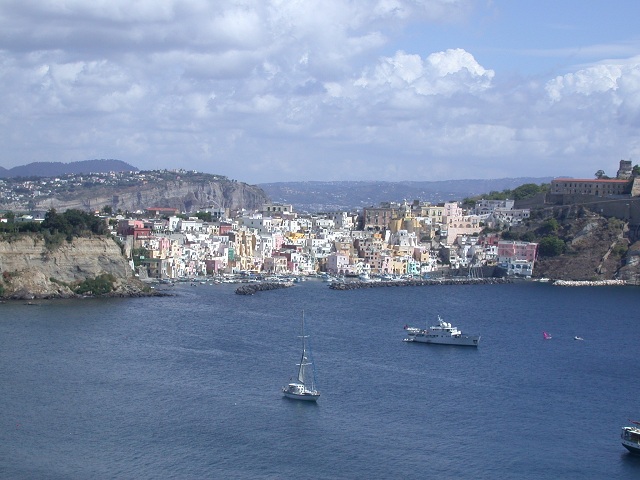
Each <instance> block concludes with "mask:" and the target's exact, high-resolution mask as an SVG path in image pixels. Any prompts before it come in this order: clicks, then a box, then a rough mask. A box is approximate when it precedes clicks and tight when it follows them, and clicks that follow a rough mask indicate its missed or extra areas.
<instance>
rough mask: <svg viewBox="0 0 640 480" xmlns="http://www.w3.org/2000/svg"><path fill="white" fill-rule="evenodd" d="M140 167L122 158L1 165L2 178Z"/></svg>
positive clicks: (124, 170)
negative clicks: (13, 165)
mask: <svg viewBox="0 0 640 480" xmlns="http://www.w3.org/2000/svg"><path fill="white" fill-rule="evenodd" d="M137 171H138V169H137V168H136V167H134V166H132V165H129V164H128V163H126V162H123V161H121V160H84V161H80V162H70V163H63V162H34V163H29V164H27V165H21V166H19V167H13V168H10V169H6V168H3V167H0V178H15V177H57V176H60V175H66V174H80V173H107V172H137Z"/></svg>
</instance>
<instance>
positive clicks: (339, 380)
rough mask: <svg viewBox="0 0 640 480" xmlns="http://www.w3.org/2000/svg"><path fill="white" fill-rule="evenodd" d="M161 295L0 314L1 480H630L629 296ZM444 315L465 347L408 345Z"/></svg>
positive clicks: (632, 334) (632, 383) (446, 289)
mask: <svg viewBox="0 0 640 480" xmlns="http://www.w3.org/2000/svg"><path fill="white" fill-rule="evenodd" d="M158 288H161V287H160V286H158ZM163 288H166V293H168V296H164V297H147V298H112V299H92V298H87V299H74V300H36V301H34V302H31V304H29V302H21V301H15V302H5V303H3V304H1V305H0V388H1V395H0V478H2V479H65V480H66V479H281V478H298V479H424V478H429V479H536V480H540V479H581V480H589V479H598V480H600V479H613V478H615V479H636V480H637V479H638V478H640V457H636V456H634V455H631V454H630V453H628V452H627V451H626V450H625V449H624V448H623V447H622V445H621V443H620V430H621V427H622V426H624V425H627V424H628V422H629V419H636V420H640V382H639V381H638V372H636V371H635V368H636V367H637V366H638V345H639V340H640V318H639V315H638V312H639V311H640V291H639V290H638V288H637V287H630V286H622V287H621V286H616V287H558V286H553V285H550V284H544V283H537V282H532V281H523V282H516V283H511V284H506V285H437V286H436V285H432V286H420V287H409V286H402V287H380V288H363V289H356V290H349V291H335V290H331V289H329V288H328V284H327V283H324V282H322V281H320V280H309V281H306V282H301V283H297V284H295V285H294V286H293V287H291V288H286V289H280V290H272V291H263V292H258V293H257V294H255V295H251V296H246V295H236V294H235V289H236V288H237V285H233V284H221V285H213V284H200V283H197V284H195V285H192V284H190V283H183V284H177V285H176V286H174V287H163ZM303 312H304V318H305V332H306V334H308V335H309V338H308V340H309V342H310V346H311V353H312V357H313V361H314V367H315V373H316V380H317V385H318V389H319V390H320V392H321V396H320V398H319V400H318V402H317V403H307V402H300V401H295V400H290V399H286V398H284V397H283V396H282V387H283V386H284V385H286V384H287V383H288V381H289V379H290V378H291V377H292V376H294V375H295V373H296V363H297V362H298V361H299V357H300V354H301V339H300V337H299V336H300V330H301V319H302V314H303ZM438 315H440V316H441V317H442V318H443V319H444V320H445V321H448V322H451V323H452V324H453V325H455V326H458V327H459V328H460V329H461V330H462V331H463V332H467V333H477V334H480V335H481V340H480V344H479V346H478V348H473V347H454V346H438V345H425V344H417V343H408V342H403V341H402V340H403V338H404V337H405V335H404V330H403V327H404V326H405V325H410V326H419V327H421V326H428V325H433V324H436V323H437V316H438ZM543 331H546V332H548V333H549V334H550V335H551V337H552V338H551V339H548V340H545V339H544V338H543V335H542V333H543ZM576 336H578V337H581V338H582V339H583V340H575V339H574V337H576Z"/></svg>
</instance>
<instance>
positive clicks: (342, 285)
mask: <svg viewBox="0 0 640 480" xmlns="http://www.w3.org/2000/svg"><path fill="white" fill-rule="evenodd" d="M512 281H513V280H511V279H510V278H443V279H425V280H398V281H388V282H387V281H382V282H332V283H331V284H330V285H329V288H331V289H333V290H355V289H357V288H377V287H422V286H429V285H499V284H505V283H511V282H512Z"/></svg>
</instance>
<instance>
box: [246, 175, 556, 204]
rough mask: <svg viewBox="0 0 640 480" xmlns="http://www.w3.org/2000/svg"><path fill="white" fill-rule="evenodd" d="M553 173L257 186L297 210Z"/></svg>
mask: <svg viewBox="0 0 640 480" xmlns="http://www.w3.org/2000/svg"><path fill="white" fill-rule="evenodd" d="M551 180H553V177H541V178H530V177H522V178H499V179H492V180H443V181H437V182H372V181H371V182H346V181H340V182H277V183H261V184H258V187H260V188H262V190H264V192H265V193H266V194H267V195H268V196H269V198H271V200H272V201H273V202H276V203H286V204H291V205H293V207H294V209H295V210H296V211H298V212H331V211H340V210H353V209H360V208H362V207H369V206H378V205H379V204H380V202H402V201H404V200H407V201H409V202H410V201H413V200H421V201H425V202H431V203H440V202H445V201H455V200H462V199H464V198H466V197H472V196H476V195H481V194H484V193H489V192H494V191H495V192H502V191H503V190H506V189H509V190H511V189H514V188H516V187H519V186H520V185H524V184H526V183H534V184H536V185H540V184H543V183H549V182H551Z"/></svg>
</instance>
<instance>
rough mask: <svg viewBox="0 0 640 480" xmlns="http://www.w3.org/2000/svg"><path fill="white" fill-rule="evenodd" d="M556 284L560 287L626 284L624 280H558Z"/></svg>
mask: <svg viewBox="0 0 640 480" xmlns="http://www.w3.org/2000/svg"><path fill="white" fill-rule="evenodd" d="M553 284H554V285H557V286H559V287H608V286H614V285H626V284H627V282H625V281H624V280H556V281H554V282H553Z"/></svg>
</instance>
